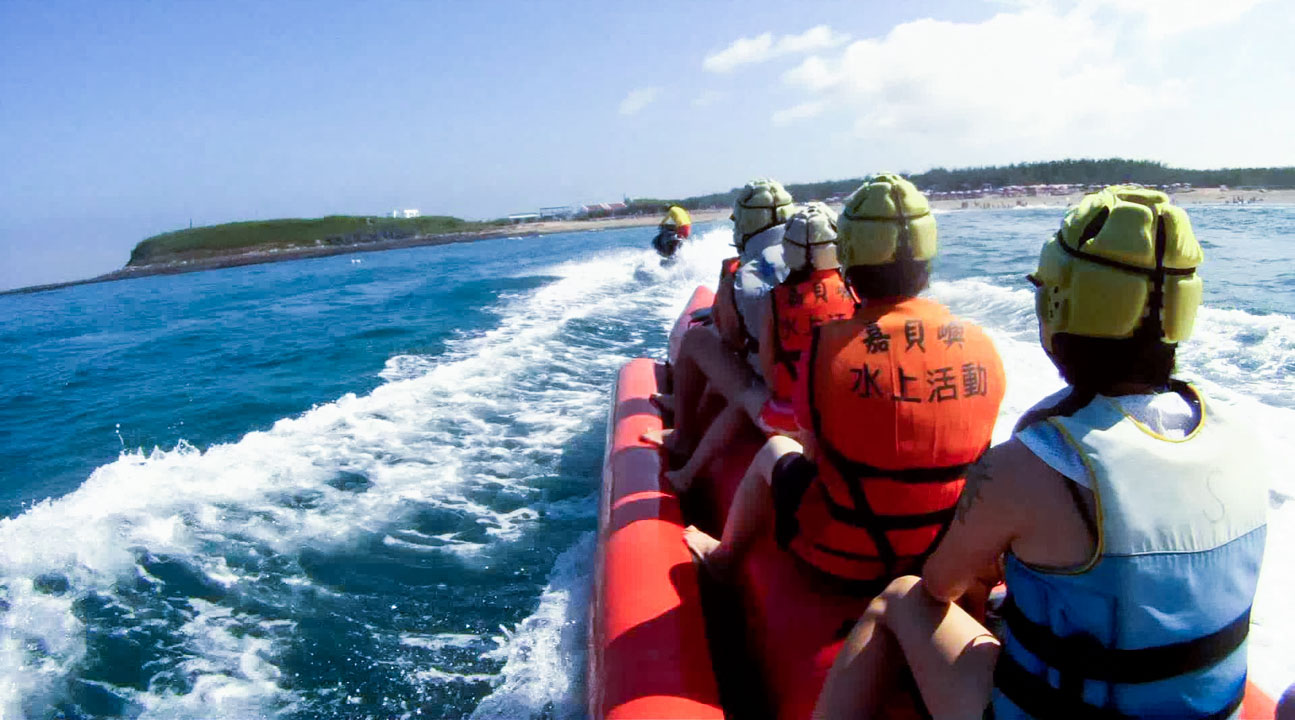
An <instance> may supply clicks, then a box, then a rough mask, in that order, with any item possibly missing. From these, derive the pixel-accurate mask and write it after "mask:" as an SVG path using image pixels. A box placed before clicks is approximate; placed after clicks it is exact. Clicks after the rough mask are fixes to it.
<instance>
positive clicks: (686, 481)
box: [665, 467, 693, 495]
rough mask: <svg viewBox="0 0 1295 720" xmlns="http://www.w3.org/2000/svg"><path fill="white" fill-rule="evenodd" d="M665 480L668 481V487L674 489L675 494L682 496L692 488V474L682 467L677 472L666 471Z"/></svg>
mask: <svg viewBox="0 0 1295 720" xmlns="http://www.w3.org/2000/svg"><path fill="white" fill-rule="evenodd" d="M665 479H666V480H667V481H669V483H670V487H672V488H674V491H675V493H676V494H678V495H683V494H684V493H686V492H688V488H690V487H692V481H693V474H692V473H691V472H688V468H687V467H683V468H681V469H679V470H667V471H666V474H665Z"/></svg>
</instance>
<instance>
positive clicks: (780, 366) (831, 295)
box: [769, 269, 856, 400]
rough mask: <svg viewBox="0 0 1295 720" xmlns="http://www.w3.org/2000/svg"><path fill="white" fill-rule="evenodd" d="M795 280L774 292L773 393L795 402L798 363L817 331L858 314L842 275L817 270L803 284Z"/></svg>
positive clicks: (770, 381)
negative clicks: (775, 362) (832, 322)
mask: <svg viewBox="0 0 1295 720" xmlns="http://www.w3.org/2000/svg"><path fill="white" fill-rule="evenodd" d="M796 280H797V278H796V276H792V277H790V278H788V279H787V281H786V282H783V283H782V284H781V285H778V286H777V287H775V288H774V289H773V293H772V300H771V302H772V303H773V356H774V359H775V360H776V361H777V364H776V365H774V367H773V371H772V374H773V377H772V378H769V389H770V391H771V392H772V393H773V396H774V397H775V398H777V399H780V400H791V398H792V393H793V392H794V391H795V389H796V363H797V362H799V361H800V354H801V353H803V352H805V351H806V350H809V343H810V340H811V339H812V338H813V333H814V328H816V327H818V326H819V325H822V324H823V323H825V322H828V321H830V320H844V319H846V318H848V317H850V316H851V315H853V314H854V306H855V304H856V303H855V299H854V294H853V293H851V292H850V288H848V287H847V286H846V284H845V280H844V279H842V278H841V273H840V271H838V270H836V269H831V270H814V271H813V272H811V273H809V275H808V276H807V277H804V278H803V279H801V280H800V281H799V282H797V281H796Z"/></svg>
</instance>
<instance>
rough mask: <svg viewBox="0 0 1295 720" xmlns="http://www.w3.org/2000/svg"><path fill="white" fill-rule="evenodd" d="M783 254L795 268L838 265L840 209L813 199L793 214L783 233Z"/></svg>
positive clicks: (832, 266)
mask: <svg viewBox="0 0 1295 720" xmlns="http://www.w3.org/2000/svg"><path fill="white" fill-rule="evenodd" d="M782 257H783V261H784V262H785V263H786V264H787V267H788V268H790V269H792V270H799V269H801V268H805V267H813V268H815V269H828V268H834V267H836V266H837V257H836V213H835V212H834V211H833V210H832V208H830V207H828V206H827V205H825V204H824V203H821V202H811V203H807V204H806V205H805V206H804V207H803V208H801V209H800V211H799V212H797V213H796V214H795V215H792V216H791V219H790V220H788V221H787V230H786V231H785V232H783V234H782Z"/></svg>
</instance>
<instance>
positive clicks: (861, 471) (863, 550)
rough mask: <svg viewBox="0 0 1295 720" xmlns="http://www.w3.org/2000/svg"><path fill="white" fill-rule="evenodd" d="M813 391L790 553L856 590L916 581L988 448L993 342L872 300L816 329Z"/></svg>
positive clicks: (922, 306) (999, 370)
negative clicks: (808, 447)
mask: <svg viewBox="0 0 1295 720" xmlns="http://www.w3.org/2000/svg"><path fill="white" fill-rule="evenodd" d="M806 382H808V383H809V388H808V391H809V399H810V401H811V404H812V407H813V411H814V412H813V416H814V428H813V430H814V435H815V439H816V441H817V445H818V448H819V457H818V459H817V460H818V476H817V478H816V480H815V481H814V483H813V484H812V485H811V486H810V488H809V489H808V490H807V491H806V493H805V496H804V499H803V500H802V502H801V505H800V508H799V510H798V512H797V515H796V519H797V521H798V524H799V526H800V531H799V533H798V534H797V535H796V537H795V538H794V539H793V540H792V541H791V545H790V547H791V549H792V550H793V551H794V552H796V553H797V554H798V555H800V556H801V558H803V559H804V560H805V561H807V562H808V563H809V564H811V565H813V566H815V567H817V568H818V569H820V570H822V571H824V572H826V573H829V574H831V575H834V576H836V577H838V578H843V579H846V580H851V581H875V582H877V583H884V582H888V581H889V580H890V579H892V578H894V577H896V576H898V575H902V574H905V573H914V572H919V571H920V570H921V566H922V563H923V561H924V560H925V559H926V557H927V555H929V554H930V552H931V551H932V550H933V549H935V545H936V544H937V543H938V542H939V540H940V538H941V537H943V535H944V532H945V530H947V529H948V526H949V522H950V521H951V520H952V519H953V512H954V509H955V508H956V506H957V502H958V496H959V494H960V493H961V492H962V486H963V484H964V482H965V481H964V478H965V475H966V471H967V467H968V466H969V465H970V464H971V463H974V462H975V461H976V460H977V459H979V458H980V456H981V455H982V454H983V453H984V452H985V450H986V449H987V448H988V447H989V441H990V437H991V436H992V434H993V429H994V421H995V420H996V419H997V417H998V406H999V404H1000V403H1001V402H1002V400H1003V391H1004V389H1005V380H1004V377H1003V364H1002V362H1001V360H1000V359H999V357H998V352H997V351H996V350H995V349H994V345H993V343H992V342H990V340H989V338H988V337H987V336H986V335H985V333H984V331H983V330H981V329H980V328H979V327H978V326H976V325H974V324H972V323H969V322H965V321H962V320H959V319H958V318H957V317H955V316H954V315H953V314H952V313H950V312H949V310H948V309H947V308H945V307H944V306H943V305H940V304H939V303H937V302H934V301H932V300H926V299H922V298H904V299H902V300H900V301H898V302H877V301H869V302H868V304H866V305H865V306H864V307H863V308H862V309H860V310H859V311H858V312H857V313H856V314H855V316H854V317H853V318H852V319H850V320H848V321H845V322H837V323H830V324H827V325H824V326H822V327H820V328H818V330H816V331H815V332H814V336H813V340H812V342H811V346H810V359H809V377H808V378H807V379H806Z"/></svg>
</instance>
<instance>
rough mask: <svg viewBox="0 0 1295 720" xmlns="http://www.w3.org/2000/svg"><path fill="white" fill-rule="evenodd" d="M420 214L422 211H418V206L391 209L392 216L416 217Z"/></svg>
mask: <svg viewBox="0 0 1295 720" xmlns="http://www.w3.org/2000/svg"><path fill="white" fill-rule="evenodd" d="M419 214H420V213H419V212H418V208H405V209H403V210H392V211H391V217H393V218H405V219H409V218H416V217H418V216H419Z"/></svg>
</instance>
